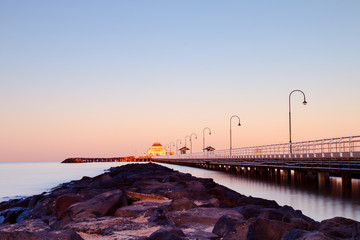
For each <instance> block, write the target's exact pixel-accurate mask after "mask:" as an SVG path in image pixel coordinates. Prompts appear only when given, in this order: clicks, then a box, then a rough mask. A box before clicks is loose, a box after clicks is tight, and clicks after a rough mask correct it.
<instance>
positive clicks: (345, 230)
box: [319, 217, 360, 239]
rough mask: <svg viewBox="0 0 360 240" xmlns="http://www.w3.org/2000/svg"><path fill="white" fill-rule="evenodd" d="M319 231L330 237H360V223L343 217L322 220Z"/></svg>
mask: <svg viewBox="0 0 360 240" xmlns="http://www.w3.org/2000/svg"><path fill="white" fill-rule="evenodd" d="M319 231H320V232H322V233H324V234H325V235H326V236H328V237H331V238H351V239H357V238H359V239H360V223H359V222H357V221H354V220H352V219H348V218H343V217H335V218H331V219H327V220H324V221H322V222H321V223H320V227H319Z"/></svg>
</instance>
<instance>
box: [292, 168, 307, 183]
mask: <svg viewBox="0 0 360 240" xmlns="http://www.w3.org/2000/svg"><path fill="white" fill-rule="evenodd" d="M294 175H295V179H296V182H298V183H304V182H305V172H304V171H301V170H295V172H294Z"/></svg>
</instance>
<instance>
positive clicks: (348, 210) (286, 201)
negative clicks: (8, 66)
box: [162, 164, 360, 221]
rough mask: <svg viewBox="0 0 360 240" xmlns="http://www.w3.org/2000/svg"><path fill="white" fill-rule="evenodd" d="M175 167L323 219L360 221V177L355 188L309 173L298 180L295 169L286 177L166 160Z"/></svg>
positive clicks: (353, 182)
mask: <svg viewBox="0 0 360 240" xmlns="http://www.w3.org/2000/svg"><path fill="white" fill-rule="evenodd" d="M162 165H164V166H167V167H170V168H172V169H175V170H178V171H181V172H186V173H190V174H192V175H194V176H197V177H202V178H212V179H214V181H215V182H217V183H219V184H221V185H224V186H226V187H228V188H230V189H233V190H235V191H237V192H239V193H241V194H244V195H247V196H250V195H251V196H253V197H260V198H265V199H272V200H275V201H276V202H277V203H278V204H280V205H289V206H292V207H293V208H295V209H299V210H301V211H302V212H303V213H304V214H305V215H307V216H309V217H311V218H313V219H315V220H318V221H321V220H324V219H328V218H333V217H336V216H342V217H346V218H351V219H354V220H357V221H360V181H359V180H358V179H352V181H351V189H350V188H349V189H345V188H344V187H343V184H342V181H341V178H339V177H328V178H324V179H321V178H320V179H319V181H317V179H316V177H314V176H313V177H310V178H309V177H307V179H306V181H296V178H295V176H294V172H291V176H289V177H288V178H286V177H285V176H284V175H286V174H283V173H282V172H281V174H280V177H274V178H271V177H270V176H266V177H262V176H254V175H251V176H250V175H246V174H241V175H240V174H233V173H227V172H220V171H214V170H207V169H200V168H191V167H185V166H177V165H170V164H162Z"/></svg>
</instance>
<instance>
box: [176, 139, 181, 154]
mask: <svg viewBox="0 0 360 240" xmlns="http://www.w3.org/2000/svg"><path fill="white" fill-rule="evenodd" d="M178 141H180V144H181V140H180V139H177V140H176V154H178V151H179V147H178Z"/></svg>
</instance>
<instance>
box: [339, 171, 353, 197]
mask: <svg viewBox="0 0 360 240" xmlns="http://www.w3.org/2000/svg"><path fill="white" fill-rule="evenodd" d="M341 182H342V188H343V193H345V194H348V193H350V192H351V175H350V174H343V175H341Z"/></svg>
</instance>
